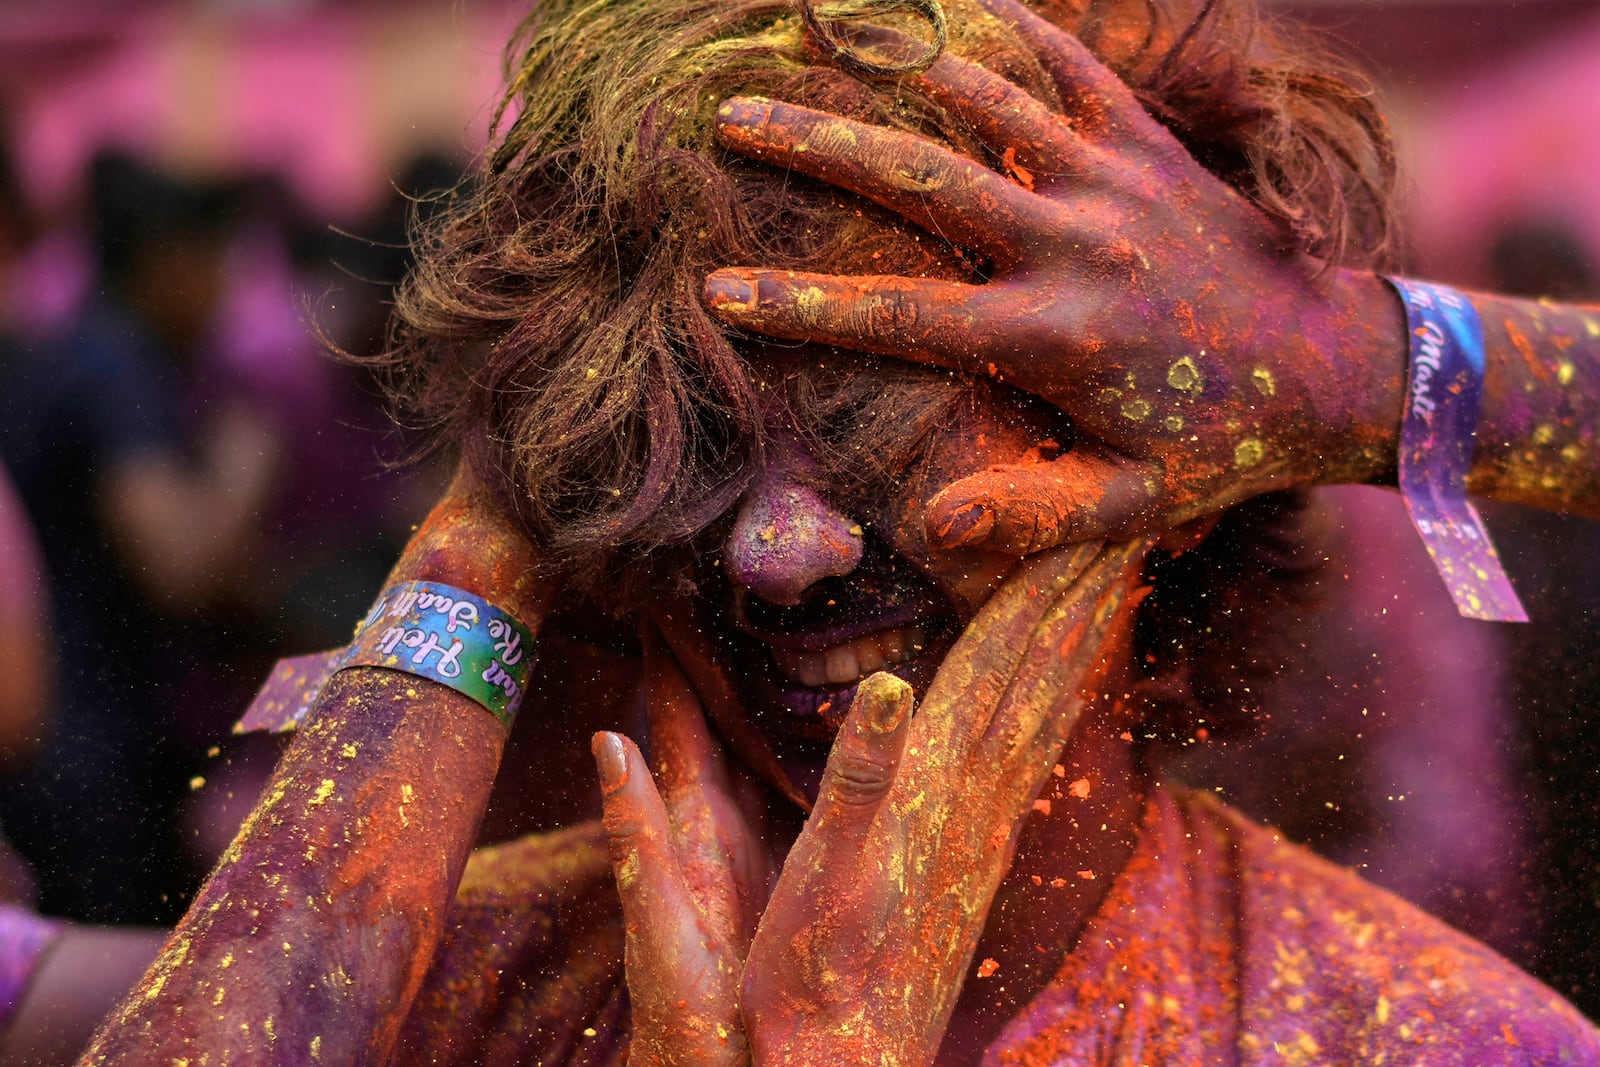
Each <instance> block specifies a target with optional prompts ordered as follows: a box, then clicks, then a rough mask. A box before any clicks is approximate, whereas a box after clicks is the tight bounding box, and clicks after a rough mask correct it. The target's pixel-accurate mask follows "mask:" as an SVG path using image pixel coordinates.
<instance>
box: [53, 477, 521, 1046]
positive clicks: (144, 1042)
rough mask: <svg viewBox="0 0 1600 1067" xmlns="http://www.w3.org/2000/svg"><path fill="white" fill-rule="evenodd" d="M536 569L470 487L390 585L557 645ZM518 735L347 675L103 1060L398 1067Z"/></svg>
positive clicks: (396, 685) (457, 486) (427, 526)
mask: <svg viewBox="0 0 1600 1067" xmlns="http://www.w3.org/2000/svg"><path fill="white" fill-rule="evenodd" d="M535 563H536V560H535V556H534V552H533V550H532V549H531V548H530V547H529V545H528V544H527V542H526V540H525V539H524V538H523V537H522V536H521V535H520V534H518V533H517V532H516V531H515V530H514V529H513V527H512V526H511V525H510V524H509V522H508V521H507V520H506V519H505V518H504V517H503V515H502V514H501V511H500V509H499V508H497V507H496V506H495V504H494V503H493V502H492V501H491V500H490V498H489V496H488V494H487V493H485V492H484V490H483V489H482V488H481V487H480V486H478V485H477V484H476V483H475V482H474V481H473V480H472V479H471V478H470V477H469V476H465V475H458V476H457V478H456V480H455V482H454V483H453V484H452V486H451V488H450V490H449V491H448V492H447V493H446V495H445V497H444V499H443V500H442V501H441V502H440V503H439V504H438V505H437V506H436V507H435V508H434V510H433V512H432V514H431V515H429V517H428V519H427V521H426V522H425V523H424V524H423V526H422V527H421V529H420V530H419V531H418V532H417V534H416V535H415V536H414V537H413V538H412V540H411V543H410V545H409V546H408V547H407V549H406V551H405V553H404V555H403V556H402V557H401V559H400V562H399V563H398V564H396V566H395V568H394V570H393V572H392V573H391V575H390V582H391V583H393V582H399V581H408V580H434V581H440V582H446V583H449V584H452V585H456V586H460V587H464V588H468V589H472V590H475V591H477V592H478V593H479V594H480V595H482V596H484V597H485V598H487V599H490V600H492V601H493V602H494V603H496V604H497V605H498V606H500V607H502V608H503V609H505V610H507V611H508V612H510V613H512V614H513V615H515V616H517V617H518V618H519V619H521V620H522V622H523V623H524V624H525V625H527V626H528V628H529V629H530V630H533V631H535V632H537V630H538V629H539V626H540V623H541V622H542V620H543V619H544V617H545V615H546V613H547V610H548V603H549V598H550V596H551V594H552V590H551V589H550V588H549V587H548V586H547V585H545V584H543V583H541V582H540V581H539V580H538V579H537V578H536V577H535V574H536V567H535ZM505 740H506V732H505V729H504V728H503V727H502V726H501V725H500V723H499V722H498V721H497V720H496V719H495V717H494V716H492V715H491V714H489V713H488V712H486V711H485V710H484V709H483V708H482V707H480V706H479V705H478V704H476V703H474V702H473V701H472V700H471V699H469V698H468V697H466V696H463V695H461V694H459V693H457V692H455V691H454V690H451V689H447V688H445V687H443V686H441V685H437V684H435V683H432V682H429V681H426V680H424V679H421V678H417V677H413V676H411V675H407V674H400V673H397V672H395V671H390V670H385V669H381V668H370V667H364V668H355V669H351V670H346V671H343V672H341V673H339V674H337V675H335V676H334V677H333V678H332V679H331V680H330V682H329V683H328V685H327V686H326V688H325V689H324V690H323V693H322V695H321V697H320V699H319V700H318V703H317V705H316V706H315V707H314V708H313V709H312V711H311V714H310V716H309V718H308V719H307V721H306V723H305V724H304V725H303V726H302V727H301V729H300V730H299V732H298V734H297V736H296V737H295V739H294V741H293V743H292V744H291V746H290V748H289V750H288V751H287V753H286V754H285V755H284V757H283V759H282V761H281V762H280V764H279V765H278V768H277V770H276V772H275V773H274V775H273V777H272V779H271V781H270V782H269V783H268V785H267V788H266V791H265V792H264V793H263V795H262V798H261V800H260V801H259V803H258V804H257V805H256V808H255V810H254V811H253V812H252V813H251V815H250V816H249V818H248V819H247V820H246V821H245V823H244V826H243V827H242V828H241V830H240V831H239V834H238V836H237V837H236V838H235V839H234V842H233V844H232V845H231V846H230V847H229V848H228V850H227V852H226V853H225V854H224V855H223V858H222V860H221V861H220V862H219V864H218V866H217V868H216V870H215V871H213V872H212V874H211V877H210V879H209V880H208V881H207V882H206V884H205V886H204V887H203V888H202V889H201V891H200V894H199V895H198V897H197V898H196V899H195V902H194V904H193V905H192V906H191V907H190V909H189V911H188V914H186V915H185V916H184V918H183V920H182V921H181V922H180V923H179V925H178V927H177V929H176V930H175V931H174V933H173V935H172V938H171V939H170V940H169V941H168V942H167V945H166V947H165V948H164V949H163V951H162V953H161V955H160V956H159V957H158V958H157V960H156V962H155V964H154V965H153V966H152V967H151V968H150V970H149V972H148V973H146V975H145V977H144V980H143V981H142V982H141V983H140V985H139V986H138V987H137V988H136V989H135V990H134V992H133V994H132V995H131V996H130V997H129V999H128V1000H127V1002H126V1003H125V1004H124V1005H123V1006H122V1007H121V1008H120V1009H119V1010H118V1011H117V1012H114V1013H113V1014H112V1016H111V1017H110V1019H109V1020H108V1021H107V1023H106V1024H105V1026H104V1027H103V1029H102V1030H101V1032H100V1034H99V1035H98V1037H97V1039H96V1040H95V1042H94V1043H93V1044H92V1045H91V1047H90V1049H89V1051H88V1053H87V1054H86V1057H85V1060H84V1062H85V1063H88V1064H114V1063H116V1064H126V1063H153V1062H157V1061H159V1062H162V1063H168V1062H173V1063H181V1062H185V1061H186V1060H188V1061H192V1062H195V1063H202V1062H207V1058H208V1057H209V1062H213V1063H216V1062H232V1063H268V1062H272V1063H290V1062H295V1063H314V1062H320V1063H325V1064H373V1063H383V1062H387V1059H388V1057H389V1054H390V1051H391V1050H392V1048H393V1045H394V1042H395V1039H396V1036H397V1034H398V1032H399V1027H400V1025H401V1023H402V1021H403V1020H404V1018H405V1015H406V1013H407V1011H408V1009H409V1007H410V1005H411V1002H412V1000H413V998H414V997H415V996H416V993H417V989H418V987H419V985H420V984H421V982H422V979H423V975H424V973H425V971H426V970H427V968H428V965H429V963H430V962H431V961H432V959H433V955H434V951H435V949H436V947H437V945H438V943H439V940H440V938H441V936H442V934H443V928H444V923H445V916H446V913H447V911H448V909H449V907H450V903H451V900H452V899H453V897H454V894H455V890H456V884H457V882H458V881H459V879H460V877H461V872H462V870H463V868H464V866H465V864H466V860H467V855H468V852H469V851H470V849H471V847H472V845H473V842H474V840H475V839H476V837H477V833H478V826H479V823H480V821H481V819H482V817H483V812H484V808H485V805H486V803H487V801H488V797H489V790H490V786H491V784H492V783H493V780H494V776H495V772H496V769H497V768H498V766H499V762H500V756H501V751H502V748H503V746H504V744H505Z"/></svg>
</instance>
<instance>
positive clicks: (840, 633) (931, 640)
mask: <svg viewBox="0 0 1600 1067" xmlns="http://www.w3.org/2000/svg"><path fill="white" fill-rule="evenodd" d="M730 615H731V618H732V620H733V622H734V625H735V627H736V629H737V641H738V643H739V645H740V646H741V648H742V650H743V652H744V656H743V657H742V658H743V659H744V662H745V663H746V664H748V665H749V669H748V670H747V671H746V673H745V676H744V680H743V681H744V688H745V690H746V698H747V700H748V701H749V706H750V707H751V709H752V711H754V712H755V713H756V718H757V721H758V722H761V723H762V724H763V725H764V727H765V728H766V729H767V730H768V732H769V734H776V735H779V736H780V737H786V738H789V739H793V740H797V741H820V742H826V741H831V740H832V739H833V736H834V734H835V733H837V732H838V729H839V727H840V726H841V725H842V724H843V722H844V718H845V715H846V714H847V713H848V712H849V710H850V703H851V701H852V700H854V699H855V689H856V686H857V685H858V684H859V683H860V682H861V680H862V679H863V678H866V677H867V676H868V675H870V674H874V673H876V672H878V671H885V670H886V671H892V672H893V673H894V674H896V675H898V676H899V677H901V678H903V679H904V680H905V681H906V682H908V683H910V685H911V686H912V688H913V690H915V691H916V692H918V693H920V692H922V691H923V690H925V689H926V688H927V685H928V683H929V682H931V681H932V679H933V675H934V672H935V671H936V670H937V668H938V665H939V663H940V661H942V660H943V658H944V654H945V653H946V652H947V651H949V648H950V645H951V644H952V643H953V642H954V639H955V635H956V633H957V631H958V629H959V628H958V626H957V625H956V619H955V614H954V611H953V606H952V605H951V603H950V601H949V600H948V599H947V598H946V597H945V596H944V595H943V594H942V593H940V592H939V591H938V590H937V589H936V588H934V587H933V586H932V585H931V584H929V583H928V582H927V580H926V579H924V578H922V576H921V575H919V574H916V573H915V572H913V571H911V570H910V568H909V567H907V566H905V565H904V564H903V563H902V564H901V565H899V566H895V561H884V563H883V564H882V565H880V566H872V565H871V564H868V565H866V566H864V567H862V568H860V569H858V570H857V571H855V572H853V573H852V574H850V575H848V576H847V577H844V578H830V579H826V580H825V581H823V582H820V583H818V584H817V585H816V586H814V587H813V588H812V589H811V590H809V591H808V593H807V595H806V597H805V599H804V600H803V601H802V602H801V603H800V604H798V605H793V606H781V605H773V604H769V603H767V602H765V601H762V600H760V599H759V598H758V597H755V596H753V595H750V594H748V593H747V592H745V591H744V590H736V591H734V593H733V605H732V611H731V612H730ZM774 740H779V737H774Z"/></svg>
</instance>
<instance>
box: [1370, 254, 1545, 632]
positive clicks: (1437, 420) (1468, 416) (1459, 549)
mask: <svg viewBox="0 0 1600 1067" xmlns="http://www.w3.org/2000/svg"><path fill="white" fill-rule="evenodd" d="M1387 281H1388V282H1389V284H1390V285H1393V286H1394V287H1395V289H1396V290H1397V291H1398V292H1399V293H1400V299H1401V302H1402V303H1404V304H1405V308H1406V326H1407V335H1408V337H1409V339H1410V342H1411V363H1410V371H1409V374H1408V382H1407V386H1406V410H1405V418H1404V421H1402V423H1401V424H1400V495H1401V497H1402V499H1404V500H1405V502H1406V511H1407V512H1409V513H1410V515H1411V522H1412V523H1413V524H1414V525H1415V526H1416V528H1417V533H1418V534H1420V535H1421V537H1422V543H1423V544H1424V545H1426V546H1427V549H1428V555H1430V556H1432V557H1433V565H1434V566H1435V567H1436V568H1438V571H1439V574H1440V576H1441V577H1442V578H1444V583H1445V585H1446V586H1447V587H1448V588H1449V590H1450V596H1451V597H1452V598H1454V600H1455V602H1456V609H1457V610H1458V611H1460V612H1461V614H1463V615H1465V616H1466V617H1467V618H1469V619H1487V620H1492V621H1501V622H1527V621H1528V614H1527V612H1525V611H1524V610H1523V609H1522V602H1521V601H1520V600H1518V599H1517V593H1516V590H1514V589H1512V588H1511V580H1510V579H1509V578H1507V577H1506V572H1505V568H1503V567H1502V566H1501V565H1500V557H1499V556H1498V555H1496V554H1495V550H1494V544H1493V543H1492V542H1491V541H1490V540H1489V532H1488V531H1487V530H1485V529H1484V527H1483V520H1482V519H1481V518H1479V517H1478V512H1477V509H1476V508H1474V507H1473V506H1472V504H1471V502H1470V501H1468V500H1467V470H1468V469H1469V468H1470V467H1471V465H1472V447H1473V439H1474V436H1475V435H1476V433H1477V427H1478V404H1479V402H1480V400H1481V399H1482V396H1483V325H1482V323H1481V322H1479V320H1478V311H1477V309H1476V308H1474V307H1473V306H1472V303H1471V301H1469V300H1468V299H1467V298H1466V297H1464V296H1462V295H1461V294H1460V293H1458V292H1456V291H1455V290H1454V289H1449V288H1446V287H1445V286H1442V285H1431V284H1428V283H1426V282H1416V281H1411V280H1409V279H1406V278H1389V279H1387Z"/></svg>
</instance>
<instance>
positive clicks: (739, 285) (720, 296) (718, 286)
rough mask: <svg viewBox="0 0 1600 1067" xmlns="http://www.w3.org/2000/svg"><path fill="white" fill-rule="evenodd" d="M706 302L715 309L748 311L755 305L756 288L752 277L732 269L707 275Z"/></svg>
mask: <svg viewBox="0 0 1600 1067" xmlns="http://www.w3.org/2000/svg"><path fill="white" fill-rule="evenodd" d="M705 297H706V304H707V305H708V306H710V307H711V308H713V309H718V310H727V311H746V310H748V309H750V308H752V307H754V306H755V303H756V294H755V288H754V287H753V286H752V285H751V284H750V279H749V278H746V277H744V276H743V275H741V274H736V273H734V272H733V271H731V270H719V271H714V272H712V273H711V274H708V275H706V285H705Z"/></svg>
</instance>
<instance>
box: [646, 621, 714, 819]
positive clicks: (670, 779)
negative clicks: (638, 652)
mask: <svg viewBox="0 0 1600 1067" xmlns="http://www.w3.org/2000/svg"><path fill="white" fill-rule="evenodd" d="M639 640H640V644H641V646H642V647H643V650H644V669H645V691H646V695H647V699H646V702H645V712H646V716H647V718H648V719H649V722H650V755H651V757H652V760H653V761H654V767H653V768H652V770H653V771H654V772H655V778H656V782H657V784H658V785H659V786H660V788H661V792H662V795H663V796H664V797H665V798H666V801H667V806H668V810H669V811H670V810H671V806H672V802H673V798H674V797H676V796H678V795H680V794H684V793H692V792H697V791H700V790H703V789H713V790H715V791H717V792H718V793H721V794H726V793H727V792H728V768H727V764H726V763H725V762H724V761H723V759H722V753H721V752H720V751H718V748H717V744H716V742H715V741H713V740H712V739H711V731H710V730H709V729H707V727H706V720H705V715H704V714H703V713H702V712H701V709H700V699H699V697H697V696H696V695H695V691H694V688H693V687H692V686H691V685H690V684H689V679H688V678H687V677H685V675H684V673H683V669H682V668H681V667H679V666H678V664H677V663H676V662H675V661H674V660H673V658H672V655H671V653H670V652H668V651H667V650H666V648H665V647H664V646H663V645H662V641H661V637H660V635H659V634H658V632H657V631H656V628H655V627H654V626H653V625H650V626H646V627H644V628H643V630H642V631H641V633H640V635H639Z"/></svg>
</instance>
